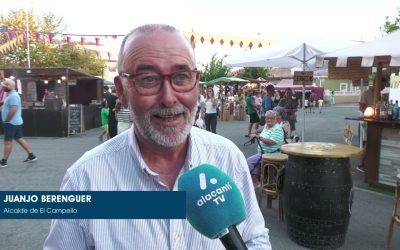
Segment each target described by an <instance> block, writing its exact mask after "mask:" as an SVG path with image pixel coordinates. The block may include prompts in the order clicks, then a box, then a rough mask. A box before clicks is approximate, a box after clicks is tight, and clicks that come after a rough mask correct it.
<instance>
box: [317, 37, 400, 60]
mask: <svg viewBox="0 0 400 250" xmlns="http://www.w3.org/2000/svg"><path fill="white" fill-rule="evenodd" d="M399 45H400V30H397V31H395V32H392V33H390V34H389V35H387V36H384V37H382V38H378V39H376V40H373V41H369V42H366V43H362V44H357V45H353V46H350V47H348V48H344V49H339V50H336V51H333V52H328V53H325V54H321V55H318V56H317V62H316V66H317V67H321V66H323V60H324V59H329V58H337V62H336V67H346V66H347V58H349V57H362V61H361V67H372V66H374V65H376V64H377V59H378V57H384V56H390V57H391V58H390V63H389V66H391V67H399V66H400V46H399ZM378 60H379V59H378ZM374 61H375V63H374Z"/></svg>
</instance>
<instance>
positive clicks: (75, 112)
mask: <svg viewBox="0 0 400 250" xmlns="http://www.w3.org/2000/svg"><path fill="white" fill-rule="evenodd" d="M82 114H83V112H82V104H71V105H69V106H68V135H76V134H82Z"/></svg>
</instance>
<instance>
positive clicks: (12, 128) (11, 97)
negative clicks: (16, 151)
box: [0, 78, 37, 168]
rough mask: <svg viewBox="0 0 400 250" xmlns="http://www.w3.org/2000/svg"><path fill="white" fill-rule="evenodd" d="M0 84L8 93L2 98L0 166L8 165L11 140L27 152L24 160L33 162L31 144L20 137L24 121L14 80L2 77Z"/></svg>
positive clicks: (35, 158) (11, 146) (34, 158)
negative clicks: (2, 142)
mask: <svg viewBox="0 0 400 250" xmlns="http://www.w3.org/2000/svg"><path fill="white" fill-rule="evenodd" d="M1 86H2V87H3V90H4V91H5V92H7V93H8V95H7V98H6V99H5V100H4V104H3V109H2V112H1V119H2V121H3V124H4V151H3V159H2V160H1V161H0V167H3V168H4V167H7V166H8V163H7V160H8V157H9V156H10V154H11V151H12V148H13V140H15V141H16V142H17V143H18V144H19V145H20V146H21V147H22V148H23V149H24V150H25V151H26V152H27V153H28V157H27V158H26V159H25V160H24V162H35V161H36V160H37V157H36V156H35V155H34V154H33V152H32V148H31V146H29V144H28V143H27V142H26V141H25V140H24V138H23V137H22V124H23V123H24V121H23V119H22V102H21V98H20V96H19V94H18V93H17V91H15V87H16V86H15V82H14V80H11V79H8V78H4V80H3V82H2V83H1Z"/></svg>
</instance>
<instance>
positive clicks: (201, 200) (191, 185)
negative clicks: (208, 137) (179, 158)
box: [178, 164, 246, 239]
mask: <svg viewBox="0 0 400 250" xmlns="http://www.w3.org/2000/svg"><path fill="white" fill-rule="evenodd" d="M178 189H179V191H186V210H187V219H188V221H189V223H190V224H191V225H192V226H193V227H194V228H195V229H196V230H197V231H198V232H200V233H201V234H203V235H205V236H206V237H208V238H211V239H215V238H218V237H219V236H220V234H221V233H223V232H224V231H225V230H226V229H227V228H228V227H229V226H232V225H237V224H239V223H240V222H242V221H243V220H244V219H245V218H246V212H245V205H244V201H243V197H242V194H241V193H240V191H239V189H238V187H237V186H236V184H235V183H234V182H233V180H232V179H231V178H230V177H229V176H228V175H227V174H226V173H224V172H223V171H221V170H220V169H218V168H216V167H214V166H212V165H210V164H202V165H200V166H198V167H196V168H194V169H192V170H190V171H188V172H186V173H184V174H183V175H182V176H181V177H180V178H179V180H178Z"/></svg>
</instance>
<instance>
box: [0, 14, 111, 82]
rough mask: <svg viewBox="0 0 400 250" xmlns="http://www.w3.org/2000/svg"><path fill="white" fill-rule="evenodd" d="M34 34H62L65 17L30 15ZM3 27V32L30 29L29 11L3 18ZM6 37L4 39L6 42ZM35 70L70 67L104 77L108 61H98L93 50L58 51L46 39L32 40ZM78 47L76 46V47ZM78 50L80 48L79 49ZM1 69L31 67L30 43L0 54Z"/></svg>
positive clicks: (54, 45)
mask: <svg viewBox="0 0 400 250" xmlns="http://www.w3.org/2000/svg"><path fill="white" fill-rule="evenodd" d="M28 23H29V30H30V31H34V32H36V31H39V32H43V33H52V34H58V33H61V32H62V31H63V30H64V28H65V25H63V22H62V18H57V17H56V16H54V14H52V13H47V14H43V15H42V16H40V17H38V16H33V15H32V12H29V13H28ZM0 26H1V27H3V29H7V28H10V29H12V30H19V31H22V30H26V12H25V11H24V10H23V9H20V10H13V11H10V13H8V14H7V15H1V16H0ZM4 39H5V37H3V40H4ZM64 42H65V41H64ZM29 43H30V46H29V50H30V53H29V54H30V59H31V67H32V68H37V67H69V68H72V69H76V70H79V71H82V72H84V73H87V74H91V75H101V74H102V71H103V68H104V67H105V61H104V60H100V59H97V58H96V53H95V52H93V51H89V52H87V53H86V54H85V53H84V51H83V50H82V49H78V48H77V49H72V47H71V46H72V44H71V45H64V46H62V48H58V46H57V45H56V44H49V43H48V42H47V43H44V42H43V40H42V39H39V41H36V40H35V39H32V37H31V39H30V40H29ZM75 45H77V44H74V46H75ZM75 47H77V46H75ZM0 67H1V68H19V67H20V68H27V67H28V59H27V44H26V43H22V44H19V45H18V46H17V48H14V49H13V50H12V51H10V52H8V53H6V54H0Z"/></svg>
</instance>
